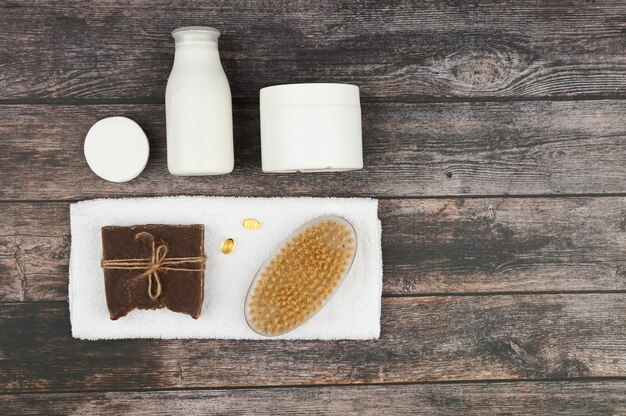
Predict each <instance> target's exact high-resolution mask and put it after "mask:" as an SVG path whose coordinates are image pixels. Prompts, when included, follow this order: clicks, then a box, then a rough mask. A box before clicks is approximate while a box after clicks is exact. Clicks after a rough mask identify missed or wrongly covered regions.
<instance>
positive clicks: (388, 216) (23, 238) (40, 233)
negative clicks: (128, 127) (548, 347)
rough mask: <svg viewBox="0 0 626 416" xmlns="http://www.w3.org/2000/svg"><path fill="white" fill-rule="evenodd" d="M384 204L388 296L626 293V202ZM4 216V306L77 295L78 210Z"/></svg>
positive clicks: (50, 208) (47, 207)
mask: <svg viewBox="0 0 626 416" xmlns="http://www.w3.org/2000/svg"><path fill="white" fill-rule="evenodd" d="M379 205H380V208H379V217H380V219H381V221H382V224H383V254H384V275H385V279H384V293H385V294H386V295H398V294H405V295H406V294H433V293H446V292H447V293H464V292H483V293H484V292H487V293H488V292H523V291H533V292H535V291H605V290H626V255H625V253H626V197H613V198H582V197H576V198H530V199H529V198H514V199H502V198H485V199H425V200H415V199H407V200H393V199H392V200H381V201H380V202H379ZM0 211H1V212H2V216H3V218H4V221H5V224H4V225H3V228H2V233H1V234H0V302H18V301H58V300H65V299H67V269H68V259H69V254H70V253H69V248H70V246H69V243H70V230H69V204H67V203H5V204H1V205H0Z"/></svg>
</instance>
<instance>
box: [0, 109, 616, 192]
mask: <svg viewBox="0 0 626 416" xmlns="http://www.w3.org/2000/svg"><path fill="white" fill-rule="evenodd" d="M2 113H3V116H2V117H1V118H0V166H1V169H2V175H1V176H0V199H4V200H23V199H28V200H48V199H54V200H59V199H80V198H90V197H101V196H140V195H180V194H199V195H233V196H239V195H250V196H279V195H292V196H297V195H307V196H374V197H376V196H391V197H397V196H424V195H428V196H434V195H465V196H468V195H513V194H515V195H524V194H562V193H568V194H580V193H594V194H597V193H624V192H626V164H625V163H624V160H625V159H626V101H615V100H607V101H604V100H600V101H582V102H506V103H442V104H392V103H379V104H370V105H364V106H363V131H364V159H365V169H363V170H360V171H353V172H341V173H316V174H263V173H262V172H261V160H260V159H261V157H260V156H261V155H260V153H261V152H260V139H259V121H258V119H259V115H258V108H257V106H256V105H242V106H238V107H237V108H236V111H235V152H236V153H235V155H236V162H235V171H234V173H232V174H229V175H222V176H213V177H174V176H172V175H170V174H169V173H168V172H167V167H166V154H165V125H164V122H165V115H164V109H163V106H160V105H95V106H82V105H81V106H56V105H40V106H37V105H35V106H29V105H16V106H3V107H2ZM113 115H124V116H128V117H131V118H133V119H135V120H136V121H137V122H139V123H140V125H141V126H142V127H143V128H144V129H145V130H146V132H147V134H148V137H149V139H150V142H151V156H150V161H149V162H148V166H147V168H146V170H145V171H144V172H143V174H141V175H140V176H139V177H138V178H137V179H135V180H133V181H131V182H129V183H125V184H116V183H109V182H106V181H104V180H102V179H100V178H98V177H97V176H96V175H95V174H93V173H92V172H91V170H90V169H89V167H88V166H87V163H86V162H85V159H84V155H83V141H84V137H85V135H86V133H87V131H88V130H89V128H90V127H91V125H92V124H93V123H94V122H96V121H97V120H98V119H100V118H103V117H106V116H113Z"/></svg>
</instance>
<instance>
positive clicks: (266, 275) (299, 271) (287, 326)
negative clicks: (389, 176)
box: [245, 216, 356, 336]
mask: <svg viewBox="0 0 626 416" xmlns="http://www.w3.org/2000/svg"><path fill="white" fill-rule="evenodd" d="M355 254H356V233H355V231H354V228H353V227H352V224H350V223H349V222H348V221H346V220H345V219H343V218H341V217H337V216H326V217H320V218H317V219H315V220H313V221H310V222H308V223H306V224H304V225H303V226H302V227H300V228H298V229H297V230H296V231H294V232H293V233H292V234H291V235H290V236H289V237H288V238H287V240H285V242H284V243H283V244H282V248H280V249H279V250H278V251H277V252H275V253H274V254H273V255H272V257H270V258H269V259H268V260H267V261H266V262H265V263H264V264H263V266H261V268H260V269H259V271H258V272H257V274H256V276H255V278H254V280H253V281H252V284H251V285H250V289H249V290H248V295H247V296H246V303H245V315H246V321H248V325H249V326H250V328H252V329H253V330H254V331H255V332H257V333H258V334H261V335H264V336H276V335H281V334H284V333H286V332H289V331H291V330H293V329H295V328H297V327H298V326H300V325H302V324H303V323H304V322H306V321H307V320H309V319H310V318H311V317H312V316H313V315H315V314H316V313H317V312H318V311H319V310H320V309H322V307H323V306H324V305H325V304H326V302H327V301H328V299H329V298H330V297H331V296H332V295H333V293H335V291H336V290H337V288H338V287H339V285H340V284H341V282H342V281H343V279H344V277H345V276H346V275H347V274H348V271H349V270H350V267H352V262H353V260H354V255H355Z"/></svg>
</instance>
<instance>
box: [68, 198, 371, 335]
mask: <svg viewBox="0 0 626 416" xmlns="http://www.w3.org/2000/svg"><path fill="white" fill-rule="evenodd" d="M377 214H378V201H377V200H375V199H364V198H225V197H184V196H179V197H163V198H133V199H99V200H92V201H82V202H78V203H75V204H72V206H71V208H70V217H71V228H72V251H71V257H70V283H69V303H70V320H71V322H72V335H73V336H74V337H75V338H80V339H89V340H97V339H120V338H230V339H326V340H330V339H376V338H378V337H379V335H380V303H381V291H382V254H381V226H380V221H379V220H378V215H377ZM323 215H339V216H341V217H344V218H345V219H346V220H348V221H349V222H350V223H352V225H353V226H354V229H355V231H356V234H357V253H356V257H355V259H354V263H353V265H352V268H351V270H350V272H349V273H348V275H347V276H346V277H345V278H344V281H343V283H342V284H341V286H340V287H339V289H338V290H337V292H336V293H335V294H334V296H333V297H332V298H331V299H330V300H329V302H328V303H327V304H326V305H325V306H324V307H323V308H322V309H321V310H320V311H319V312H318V313H317V315H315V316H314V317H313V318H311V319H310V320H309V321H308V322H306V323H305V324H303V325H302V326H300V327H299V328H296V329H295V330H293V331H291V332H289V333H287V334H285V335H282V336H279V337H273V338H265V337H262V336H260V335H258V334H256V333H255V332H254V331H252V330H251V329H250V328H249V327H248V325H247V323H246V320H245V317H244V301H245V296H246V293H247V291H248V287H249V286H250V283H251V282H252V280H253V278H254V276H255V274H256V272H257V270H258V269H259V267H260V266H261V264H263V262H264V261H265V260H266V259H267V258H268V257H269V256H270V255H272V254H273V252H274V251H275V250H276V248H278V247H279V246H280V245H281V244H282V242H283V241H284V240H285V239H286V238H287V237H288V236H289V235H290V234H291V233H292V232H293V231H294V230H295V229H296V228H298V227H300V226H301V225H302V224H304V223H305V222H308V221H310V220H312V219H314V218H317V217H320V216H323ZM247 218H254V219H257V220H258V221H259V222H260V223H261V227H260V228H259V229H258V230H247V229H245V228H244V227H243V225H242V222H243V220H244V219H247ZM139 224H204V226H205V242H204V245H205V252H206V255H207V256H208V261H207V268H206V272H205V294H204V303H203V305H202V313H201V315H200V317H199V318H198V319H197V320H195V319H193V318H191V317H190V316H188V315H183V314H180V313H175V312H171V311H169V310H167V309H159V310H148V311H145V310H134V311H132V312H130V313H129V314H128V315H127V316H125V317H123V318H120V319H118V320H116V321H112V320H111V319H110V318H109V313H108V310H107V306H106V299H105V292H104V273H103V271H102V268H101V267H100V260H101V259H102V241H101V227H103V226H105V225H120V226H131V225H139ZM227 238H233V239H234V240H235V244H236V246H235V249H234V250H233V251H232V252H231V253H230V254H228V255H225V254H223V253H222V252H221V244H222V242H223V241H224V240H225V239H227Z"/></svg>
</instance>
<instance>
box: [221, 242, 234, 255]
mask: <svg viewBox="0 0 626 416" xmlns="http://www.w3.org/2000/svg"><path fill="white" fill-rule="evenodd" d="M234 249H235V240H233V239H232V238H227V239H226V240H224V242H223V243H222V253H224V254H230V253H231V252H232V251H233V250H234Z"/></svg>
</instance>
